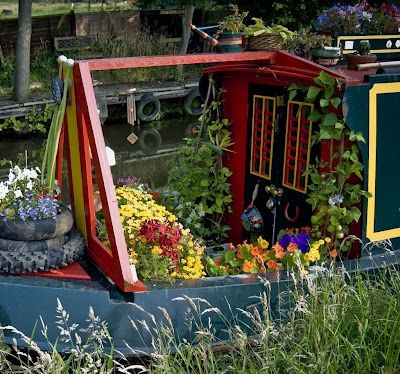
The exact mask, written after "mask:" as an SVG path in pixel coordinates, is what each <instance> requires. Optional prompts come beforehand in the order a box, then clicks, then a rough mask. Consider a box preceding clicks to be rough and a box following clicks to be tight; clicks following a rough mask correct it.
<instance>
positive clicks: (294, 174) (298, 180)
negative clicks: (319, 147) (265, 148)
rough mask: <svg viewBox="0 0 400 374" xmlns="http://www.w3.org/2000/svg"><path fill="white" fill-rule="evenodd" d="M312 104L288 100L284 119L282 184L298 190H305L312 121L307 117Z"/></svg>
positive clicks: (304, 191)
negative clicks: (284, 136)
mask: <svg viewBox="0 0 400 374" xmlns="http://www.w3.org/2000/svg"><path fill="white" fill-rule="evenodd" d="M312 109H313V104H310V103H303V102H298V101H288V104H287V119H286V139H285V158H284V164H283V181H282V184H283V185H284V186H285V187H287V188H290V189H292V190H295V191H298V192H303V193H306V192H307V175H306V174H307V172H308V166H309V163H310V150H311V134H312V122H310V121H309V120H308V119H307V118H308V116H309V114H310V113H311V111H312Z"/></svg>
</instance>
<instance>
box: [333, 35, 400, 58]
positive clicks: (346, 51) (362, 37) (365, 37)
mask: <svg viewBox="0 0 400 374" xmlns="http://www.w3.org/2000/svg"><path fill="white" fill-rule="evenodd" d="M368 39H373V40H379V39H381V40H384V39H398V40H400V34H390V35H355V36H351V35H349V36H346V35H344V36H339V37H338V38H337V40H336V47H340V42H341V41H342V40H343V41H346V40H349V41H351V40H368ZM355 51H356V50H355V49H344V50H343V51H342V53H343V54H344V55H347V54H349V53H354V52H355ZM371 53H400V48H393V49H391V48H387V49H371Z"/></svg>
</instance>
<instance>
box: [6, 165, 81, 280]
mask: <svg viewBox="0 0 400 374" xmlns="http://www.w3.org/2000/svg"><path fill="white" fill-rule="evenodd" d="M58 193H59V190H58V187H57V183H54V185H53V186H52V188H50V189H49V188H48V186H47V184H44V183H42V181H41V180H40V171H39V169H38V168H34V169H33V168H32V169H28V168H24V169H21V168H19V167H18V166H14V167H12V168H11V169H10V171H9V174H8V180H6V181H3V182H0V271H3V272H8V273H23V272H26V271H39V270H49V269H52V268H58V267H60V266H65V265H66V264H67V263H69V262H72V261H74V260H76V259H77V257H79V256H80V255H82V254H83V250H84V242H83V238H82V236H81V235H80V234H79V233H78V232H77V231H76V230H71V229H72V225H73V217H72V214H71V211H70V210H69V209H68V208H67V207H65V206H63V205H61V204H60V203H59V201H58Z"/></svg>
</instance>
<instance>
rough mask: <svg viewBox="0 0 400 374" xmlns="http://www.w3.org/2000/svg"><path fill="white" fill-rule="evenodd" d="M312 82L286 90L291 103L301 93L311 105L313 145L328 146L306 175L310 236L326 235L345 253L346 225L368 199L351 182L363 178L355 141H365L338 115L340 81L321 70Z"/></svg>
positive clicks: (353, 220) (355, 219)
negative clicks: (309, 181) (311, 214)
mask: <svg viewBox="0 0 400 374" xmlns="http://www.w3.org/2000/svg"><path fill="white" fill-rule="evenodd" d="M314 83H315V85H313V86H310V87H308V88H307V89H306V90H305V89H304V88H301V87H299V86H297V85H295V84H293V85H291V86H290V87H289V90H290V95H289V98H290V99H291V100H292V99H293V98H295V97H296V96H297V95H298V94H299V93H301V94H302V95H305V100H306V101H307V102H309V103H313V104H314V109H313V110H312V112H311V113H310V115H309V117H308V119H309V120H310V121H312V122H313V124H314V125H317V126H316V127H315V128H316V129H315V131H314V136H313V144H315V143H318V144H321V143H326V144H327V145H328V146H329V159H328V160H318V159H317V160H316V163H315V164H314V165H312V166H311V167H310V169H309V172H308V174H309V175H308V177H309V178H310V180H311V183H310V184H309V185H308V190H309V193H308V198H307V202H308V203H310V204H311V206H312V208H313V216H312V217H311V223H312V225H313V234H314V236H316V238H320V237H321V236H329V237H331V238H332V242H333V247H334V248H335V249H337V250H347V249H349V247H350V245H351V241H346V242H344V244H343V245H341V244H342V240H343V239H344V237H345V236H346V235H347V234H348V233H349V225H350V224H352V223H354V222H358V220H359V219H360V216H361V212H360V208H359V205H360V203H361V199H362V197H369V196H370V194H369V193H368V192H366V191H363V190H362V188H361V185H360V183H357V182H356V183H354V178H355V177H357V178H358V179H359V180H360V181H362V178H363V176H362V171H363V164H362V162H361V161H360V158H359V156H360V152H359V148H358V146H357V142H365V140H364V137H363V135H362V133H360V132H358V133H355V132H354V131H352V130H350V129H349V128H348V127H347V126H346V123H345V121H344V119H343V118H341V117H340V115H339V114H340V105H341V99H340V97H339V95H338V92H339V90H340V84H341V83H340V81H338V80H336V79H334V78H333V77H332V76H330V75H329V74H327V73H325V72H323V71H321V72H320V74H319V76H318V77H316V78H315V79H314Z"/></svg>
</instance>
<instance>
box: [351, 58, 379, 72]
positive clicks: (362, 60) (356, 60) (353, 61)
mask: <svg viewBox="0 0 400 374" xmlns="http://www.w3.org/2000/svg"><path fill="white" fill-rule="evenodd" d="M346 58H347V67H348V69H351V70H357V65H358V64H369V63H373V62H375V61H376V55H358V54H348V55H347V56H346Z"/></svg>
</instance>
